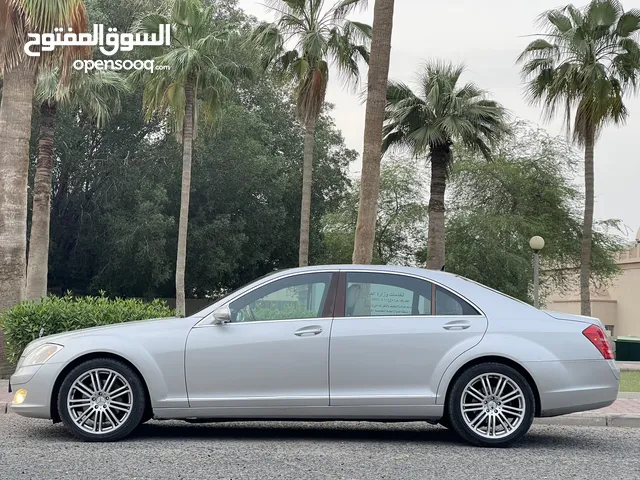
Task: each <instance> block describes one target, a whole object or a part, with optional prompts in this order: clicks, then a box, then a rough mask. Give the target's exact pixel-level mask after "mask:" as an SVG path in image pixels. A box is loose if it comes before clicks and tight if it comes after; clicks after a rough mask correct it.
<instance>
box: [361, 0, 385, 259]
mask: <svg viewBox="0 0 640 480" xmlns="http://www.w3.org/2000/svg"><path fill="white" fill-rule="evenodd" d="M393 7H394V0H376V4H375V7H374V10H373V35H372V39H371V56H370V59H369V78H368V86H367V109H366V113H365V124H364V125H365V126H364V149H363V153H362V177H361V181H360V205H359V206H358V223H357V225H356V238H355V242H354V246H353V257H352V261H353V263H360V264H370V263H371V260H372V258H373V244H374V242H375V236H376V216H377V212H378V195H379V193H380V160H381V159H382V124H383V122H384V108H385V105H386V101H387V81H388V79H389V59H390V56H391V33H392V30H393Z"/></svg>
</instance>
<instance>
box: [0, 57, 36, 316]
mask: <svg viewBox="0 0 640 480" xmlns="http://www.w3.org/2000/svg"><path fill="white" fill-rule="evenodd" d="M35 74H36V72H35V68H34V67H29V66H26V65H21V66H19V67H16V68H14V69H12V70H9V71H7V72H5V74H4V84H3V88H2V106H1V107H0V312H3V311H5V310H7V309H8V308H10V307H12V306H13V305H15V304H17V303H19V302H20V301H21V300H22V299H23V295H24V287H25V283H26V282H25V275H26V273H27V272H26V253H27V182H28V177H29V138H30V137H31V108H32V103H31V102H32V99H33V89H34V87H35Z"/></svg>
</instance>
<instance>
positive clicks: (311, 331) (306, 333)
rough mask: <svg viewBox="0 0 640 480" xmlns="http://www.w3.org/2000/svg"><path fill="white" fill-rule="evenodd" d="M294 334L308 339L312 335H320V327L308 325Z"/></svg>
mask: <svg viewBox="0 0 640 480" xmlns="http://www.w3.org/2000/svg"><path fill="white" fill-rule="evenodd" d="M294 333H295V335H297V336H298V337H310V336H312V335H318V334H319V333H322V327H321V326H320V325H310V326H308V327H302V328H299V329H298V330H296V331H295V332H294Z"/></svg>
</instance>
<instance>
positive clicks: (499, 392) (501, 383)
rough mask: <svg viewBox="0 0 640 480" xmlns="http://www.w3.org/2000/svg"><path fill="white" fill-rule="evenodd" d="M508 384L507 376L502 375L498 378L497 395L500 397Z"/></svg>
mask: <svg viewBox="0 0 640 480" xmlns="http://www.w3.org/2000/svg"><path fill="white" fill-rule="evenodd" d="M506 384H507V379H506V378H504V377H500V378H499V379H498V383H497V385H496V389H495V392H496V397H498V398H500V395H502V392H503V391H504V387H505V385H506Z"/></svg>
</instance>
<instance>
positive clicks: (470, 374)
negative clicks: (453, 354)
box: [446, 363, 536, 447]
mask: <svg viewBox="0 0 640 480" xmlns="http://www.w3.org/2000/svg"><path fill="white" fill-rule="evenodd" d="M482 374H496V375H497V374H499V375H503V376H505V377H507V378H508V379H510V380H511V381H512V382H514V383H515V384H516V385H517V386H518V387H519V388H520V390H521V391H522V396H523V397H524V400H523V408H524V413H523V416H522V420H521V421H520V424H519V425H518V426H517V427H516V428H515V429H514V430H513V431H512V432H510V433H508V434H506V435H504V436H501V437H498V438H487V437H484V436H482V435H480V434H478V433H477V432H476V431H475V430H474V429H473V428H472V427H471V426H469V425H467V422H466V421H465V418H464V415H463V413H462V408H461V402H462V395H463V392H464V389H465V388H466V387H467V385H468V384H469V382H471V381H472V380H473V379H475V378H477V377H478V376H480V375H482ZM514 391H515V389H514ZM507 397H508V395H507ZM492 405H495V404H492ZM500 405H502V403H500ZM496 408H500V407H497V406H496ZM535 410H536V408H535V397H534V395H533V390H532V389H531V385H529V382H527V380H526V379H525V378H524V377H523V376H522V375H521V374H520V373H519V372H518V371H517V370H515V369H513V368H511V367H509V366H507V365H504V364H501V363H482V364H479V365H475V366H473V367H470V368H469V369H467V370H465V371H464V372H463V373H462V374H461V375H460V376H459V377H458V378H457V380H456V381H455V383H454V385H453V387H452V389H451V394H450V395H449V399H448V402H447V406H446V411H447V415H448V417H449V421H450V423H451V427H452V428H453V430H455V432H456V433H457V434H458V435H460V436H461V437H462V438H463V439H464V440H466V441H467V442H469V443H471V444H473V445H477V446H481V447H508V446H510V445H512V444H513V443H515V442H517V441H518V440H520V439H521V438H522V437H523V436H524V435H525V434H526V433H527V432H528V431H529V429H530V428H531V424H532V423H533V417H534V415H535ZM501 411H502V410H501ZM480 414H484V411H482V412H479V413H478V414H477V415H478V416H479V415H480ZM467 415H469V414H467ZM474 415H475V413H474ZM471 423H473V421H471ZM479 423H480V424H483V423H484V421H480V422H479ZM487 429H488V428H487ZM500 429H501V432H503V431H505V430H506V429H505V428H504V427H502V426H501V427H500Z"/></svg>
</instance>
